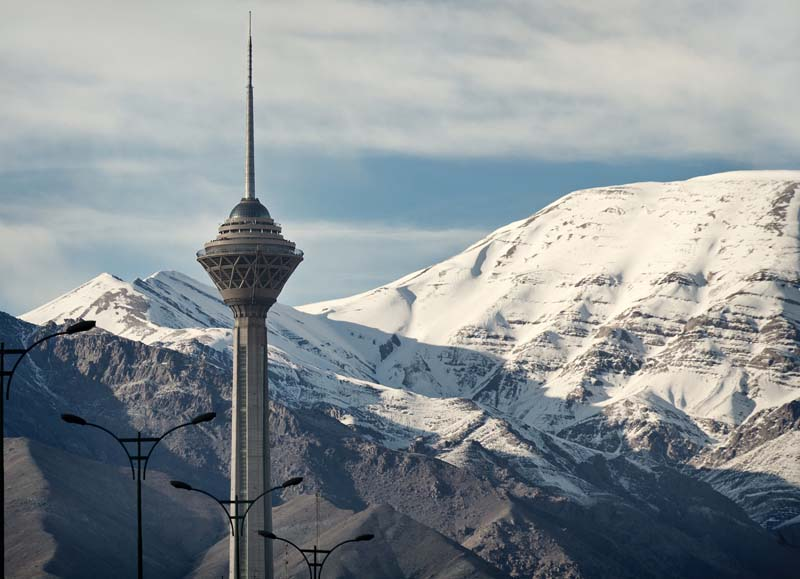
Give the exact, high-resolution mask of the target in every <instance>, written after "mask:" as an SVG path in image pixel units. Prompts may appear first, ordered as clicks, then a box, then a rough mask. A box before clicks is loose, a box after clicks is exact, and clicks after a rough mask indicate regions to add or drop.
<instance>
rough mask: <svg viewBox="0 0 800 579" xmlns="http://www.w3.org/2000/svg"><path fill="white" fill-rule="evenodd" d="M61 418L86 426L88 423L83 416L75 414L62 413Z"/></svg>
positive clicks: (69, 422)
mask: <svg viewBox="0 0 800 579" xmlns="http://www.w3.org/2000/svg"><path fill="white" fill-rule="evenodd" d="M61 420H63V421H64V422H66V423H68V424H77V425H78V426H86V424H87V423H86V421H85V420H84V419H83V418H81V417H80V416H75V415H74V414H62V415H61Z"/></svg>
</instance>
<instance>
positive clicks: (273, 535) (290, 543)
mask: <svg viewBox="0 0 800 579" xmlns="http://www.w3.org/2000/svg"><path fill="white" fill-rule="evenodd" d="M258 534H259V535H261V536H262V537H264V538H265V539H271V540H273V541H283V542H284V543H288V544H289V545H291V546H292V547H294V548H295V550H296V551H297V552H298V553H300V554H301V555H302V556H303V559H305V560H306V565H308V576H309V577H311V579H314V575H313V571H312V567H311V561H309V560H308V557H306V554H305V553H303V550H302V549H301V548H300V547H298V546H297V545H295V544H294V543H292V542H291V541H290V540H289V539H284V538H283V537H279V536H277V535H275V534H274V533H270V534H267V533H266V531H259V532H258Z"/></svg>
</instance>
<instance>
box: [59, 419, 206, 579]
mask: <svg viewBox="0 0 800 579" xmlns="http://www.w3.org/2000/svg"><path fill="white" fill-rule="evenodd" d="M216 415H217V414H216V413H215V412H206V413H205V414H200V415H199V416H196V417H194V418H193V419H192V420H191V421H189V422H186V423H184V424H179V425H178V426H174V427H172V428H170V429H169V430H167V431H166V432H165V433H164V434H162V435H161V436H155V437H153V436H142V433H141V432H137V433H136V437H133V438H120V437H119V436H117V435H116V434H114V433H113V432H111V431H110V430H109V429H107V428H105V427H103V426H100V425H99V424H94V423H91V422H87V421H86V420H84V419H83V418H81V417H80V416H76V415H74V414H62V415H61V419H62V420H63V421H64V422H67V423H69V424H75V425H77V426H91V427H92V428H97V429H99V430H102V431H103V432H105V433H106V434H108V435H109V436H111V437H112V438H113V439H114V440H116V441H117V442H118V443H119V445H120V446H121V447H122V450H124V451H125V455H126V456H127V457H128V462H129V463H130V466H131V476H132V477H133V479H134V480H135V481H136V523H137V541H136V564H137V577H138V578H139V579H142V578H143V577H144V569H143V560H144V552H143V546H142V480H144V479H146V478H147V463H148V462H149V461H150V456H151V455H152V454H153V450H155V448H156V446H157V445H158V443H159V442H161V441H162V440H164V438H166V437H167V436H168V435H169V434H172V433H173V432H175V431H176V430H178V429H179V428H184V427H186V426H195V425H198V424H201V423H203V422H208V421H209V420H213V419H214V417H216ZM142 443H147V444H150V448H149V449H148V450H147V453H145V452H144V450H143V449H142ZM129 445H130V446H129ZM134 445H135V447H136V449H135V453H134V454H131V450H130V448H131V447H132V446H134ZM134 462H135V463H136V467H135V468H134Z"/></svg>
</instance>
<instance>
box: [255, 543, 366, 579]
mask: <svg viewBox="0 0 800 579" xmlns="http://www.w3.org/2000/svg"><path fill="white" fill-rule="evenodd" d="M258 534H259V535H261V536H262V537H264V538H265V539H271V540H273V541H283V542H284V543H287V544H289V545H291V546H292V547H294V548H295V549H296V550H297V551H299V552H300V554H301V555H302V556H303V559H305V561H306V565H308V576H309V577H310V579H322V566H323V565H324V564H325V561H327V560H328V557H330V555H331V553H333V552H334V551H335V550H336V549H338V548H339V547H341V546H342V545H346V544H347V543H359V542H361V541H371V540H372V539H374V538H375V535H373V534H371V533H367V534H365V535H359V536H358V537H356V538H354V539H348V540H347V541H342V542H341V543H339V544H338V545H336V546H334V547H333V548H331V549H318V548H317V546H316V545H314V548H313V549H301V548H300V547H298V546H297V545H295V544H294V543H292V542H291V541H290V540H288V539H284V538H283V537H278V536H277V535H276V534H274V533H271V532H270V531H259V532H258ZM309 554H310V555H312V560H309V558H308V555H309ZM319 555H325V556H324V557H323V558H322V560H321V561H320V559H319Z"/></svg>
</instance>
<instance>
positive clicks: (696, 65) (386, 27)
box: [0, 0, 800, 163]
mask: <svg viewBox="0 0 800 579" xmlns="http://www.w3.org/2000/svg"><path fill="white" fill-rule="evenodd" d="M766 4H767V5H768V6H765V5H764V4H762V3H752V2H746V1H741V2H726V3H724V6H723V5H722V4H716V3H707V2H694V1H687V2H669V3H656V4H654V3H652V2H644V1H634V0H628V1H625V0H623V1H619V2H578V1H574V2H558V3H552V2H521V1H520V2H517V1H502V0H499V1H495V2H478V1H474V2H458V3H451V2H378V1H375V2H358V1H336V2H331V1H329V0H316V1H314V0H304V1H298V2H291V3H288V2H276V3H265V4H264V5H262V6H257V7H256V9H255V27H256V37H255V50H256V71H255V74H256V98H257V110H258V123H257V126H258V141H259V142H260V143H262V144H271V145H276V146H284V147H297V146H310V147H315V148H323V149H326V150H334V151H341V150H356V151H364V150H382V151H393V152H404V153H414V154H432V155H456V156H463V155H508V154H512V155H516V156H530V157H535V158H545V159H554V158H558V159H563V158H564V157H565V156H568V157H569V158H573V159H604V158H609V157H613V158H619V157H620V156H622V157H635V156H642V155H644V156H663V155H666V156H681V155H687V154H705V155H715V156H717V157H719V156H730V157H736V158H745V159H750V158H752V157H753V156H762V157H766V156H769V157H770V158H773V159H780V160H783V161H789V160H793V159H792V155H795V153H796V151H797V150H799V149H800V114H798V113H799V112H800V111H799V109H798V105H797V99H796V95H797V94H798V92H800V80H798V79H799V78H800V77H798V75H797V74H796V71H797V69H798V65H799V64H800V60H798V59H799V58H800V57H798V56H797V54H798V53H797V50H796V45H795V42H794V40H793V39H794V38H796V35H795V31H794V23H795V22H796V21H797V20H798V18H799V17H800V8H798V5H797V3H796V2H793V1H791V0H787V1H785V2H781V1H777V0H776V1H770V2H767V3H766ZM190 6H191V8H190V9H187V7H186V6H184V5H181V4H180V3H157V4H156V3H144V4H142V3H137V4H121V3H114V4H113V5H112V4H110V3H105V2H81V3H77V4H76V3H69V4H65V3H59V4H54V5H53V6H51V7H50V8H49V9H48V11H46V12H44V13H43V11H42V10H41V9H40V8H39V7H37V6H35V5H25V4H17V5H15V6H14V7H13V9H10V10H6V11H5V12H6V13H7V14H6V17H5V18H4V21H3V24H2V25H0V26H2V29H0V32H1V33H2V34H0V53H2V54H3V55H4V57H3V60H2V61H0V75H2V77H3V87H4V88H3V89H2V90H3V102H4V105H3V112H2V115H3V118H2V119H3V120H2V127H3V131H2V135H3V136H2V140H3V141H4V142H5V146H4V147H3V148H4V149H5V148H8V147H9V146H10V145H11V144H13V142H14V141H15V140H17V139H20V138H22V137H25V138H31V137H35V138H37V139H42V140H50V139H54V140H59V139H71V138H75V137H76V136H77V135H79V136H82V137H84V138H89V139H96V140H97V142H98V143H100V144H102V143H105V142H107V141H112V142H114V143H117V146H119V143H120V142H121V141H122V142H140V143H148V144H150V145H151V146H157V147H160V148H168V149H169V148H174V149H180V150H185V149H187V148H189V149H193V148H194V149H197V148H201V149H202V148H204V147H210V146H218V145H220V144H238V142H239V141H240V140H241V114H240V113H241V102H240V101H241V92H242V91H241V90H235V89H233V87H241V85H242V84H243V76H244V54H243V47H244V43H243V37H242V36H243V34H242V33H243V31H244V6H242V7H241V9H239V10H237V9H235V8H232V7H230V5H226V6H225V7H222V6H220V5H219V4H217V3H212V2H206V3H200V2H193V3H191V5H190ZM112 149H113V147H112ZM96 153H97V154H98V155H99V156H102V155H103V151H102V150H101V151H97V152H96ZM7 159H8V157H6V161H5V163H8V162H9V161H8V160H7ZM17 162H20V160H19V159H17Z"/></svg>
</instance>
